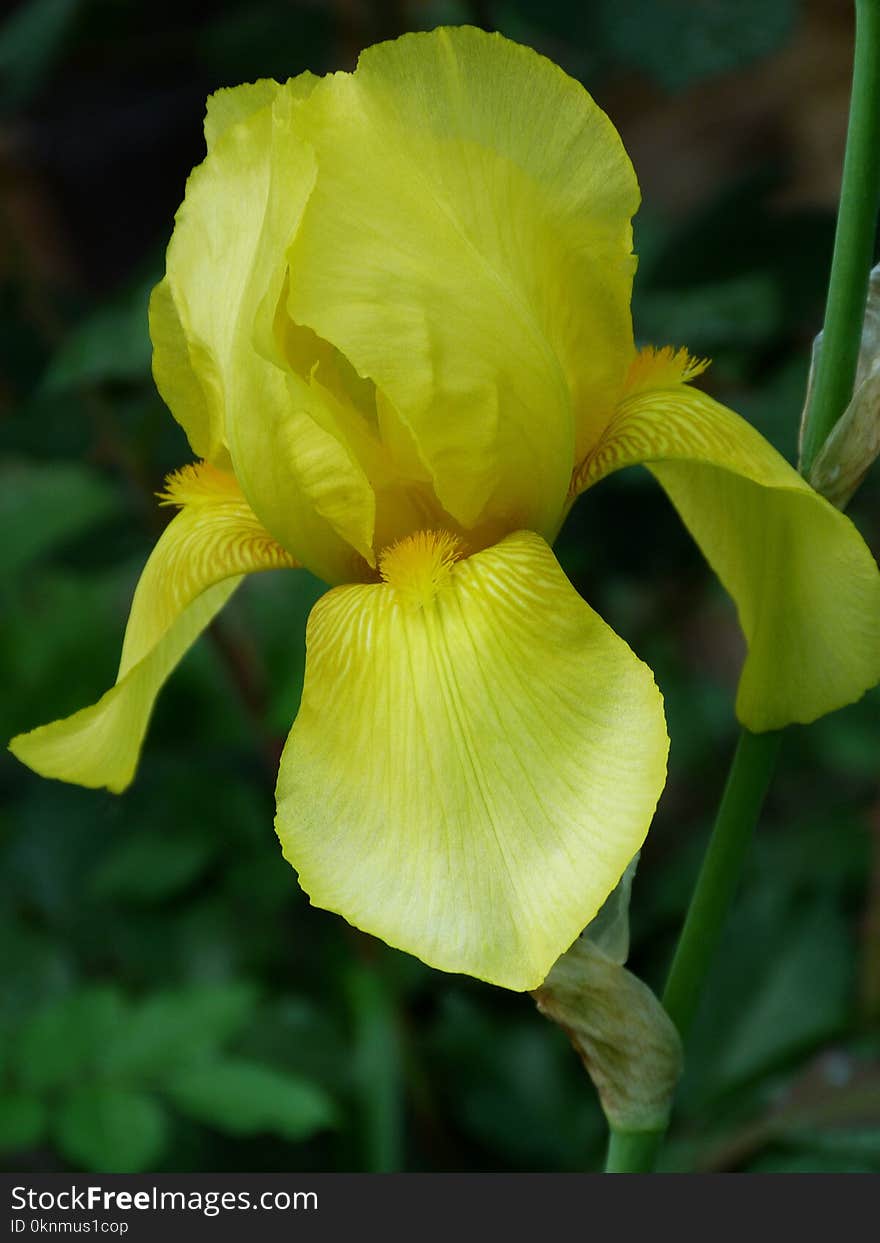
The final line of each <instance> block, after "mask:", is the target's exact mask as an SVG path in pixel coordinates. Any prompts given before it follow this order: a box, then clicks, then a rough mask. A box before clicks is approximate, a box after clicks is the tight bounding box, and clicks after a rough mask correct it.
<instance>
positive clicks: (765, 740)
mask: <svg viewBox="0 0 880 1243" xmlns="http://www.w3.org/2000/svg"><path fill="white" fill-rule="evenodd" d="M781 740H782V734H781V733H780V732H779V731H776V732H774V733H769V734H752V733H750V732H749V731H748V730H747V729H744V730H743V731H742V733H741V734H740V739H739V743H738V744H737V748H736V752H735V754H734V757H733V763H732V765H731V767H730V773H729V775H728V778H727V784H726V785H725V787H724V794H723V795H722V797H721V803H720V805H719V807H718V815H717V816H716V819H715V825H714V828H713V829H712V836H711V838H710V839H709V846H708V849H707V850H706V855H705V858H704V859H703V864H702V867H701V868H700V875H699V877H698V878H697V884H696V888H695V889H694V892H693V896H692V897H691V903H690V907H689V908H688V913H687V917H686V919H685V922H684V927H683V928H682V930H681V936H680V937H679V941H678V947H677V948H676V951H675V956H674V958H673V960H672V966H671V967H670V969H669V977H668V979H667V981H666V988H665V989H664V991H663V1005H664V1008H665V1009H666V1012H667V1013H668V1015H669V1017H670V1018H671V1019H672V1021H673V1023H675V1026H676V1027H677V1028H678V1032H679V1035H680V1036H681V1038H682V1040H684V1039H685V1038H686V1037H687V1034H688V1032H689V1031H690V1027H691V1024H692V1022H693V1019H694V1015H695V1014H696V1012H697V1006H698V1004H699V1000H700V992H701V990H702V987H703V983H704V981H705V979H706V976H707V975H708V972H709V967H710V966H711V963H712V959H713V957H714V955H715V950H716V948H717V946H718V942H719V940H720V939H721V933H722V930H723V928H724V923H725V920H726V918H727V912H728V910H729V908H730V904H731V902H732V901H733V897H734V894H735V893H736V889H737V886H738V884H739V878H740V875H741V873H742V869H743V864H744V863H745V860H746V855H747V854H748V850H749V845H750V844H751V840H752V836H753V834H754V830H755V825H756V824H757V822H758V816H759V815H760V812H761V806H762V804H763V802H764V795H765V794H766V793H767V789H768V787H769V785H770V781H771V778H772V776H773V769H774V766H775V764H776V756H777V754H778V751H779V744H780V742H781ZM663 1136H664V1131H662V1130H661V1131H635V1132H615V1131H612V1132H611V1138H610V1144H609V1149H608V1161H607V1164H606V1172H607V1173H609V1174H615V1173H617V1174H619V1173H637V1172H640V1171H642V1172H646V1171H648V1170H650V1169H652V1168H653V1165H654V1161H655V1159H656V1156H657V1153H658V1151H659V1149H660V1145H661V1144H662V1142H663Z"/></svg>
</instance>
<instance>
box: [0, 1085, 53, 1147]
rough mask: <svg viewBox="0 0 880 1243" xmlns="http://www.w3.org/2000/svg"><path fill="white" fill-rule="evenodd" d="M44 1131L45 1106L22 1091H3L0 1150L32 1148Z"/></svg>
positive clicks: (0, 1100)
mask: <svg viewBox="0 0 880 1243" xmlns="http://www.w3.org/2000/svg"><path fill="white" fill-rule="evenodd" d="M45 1133H46V1106H45V1105H44V1104H43V1102H42V1101H41V1100H38V1099H37V1098H36V1097H34V1096H28V1095H27V1094H26V1093H24V1092H4V1093H3V1095H2V1097H0V1150H2V1151H4V1152H14V1151H16V1150H17V1149H21V1148H33V1147H35V1145H37V1144H39V1143H40V1141H41V1140H42V1138H43V1136H44V1135H45Z"/></svg>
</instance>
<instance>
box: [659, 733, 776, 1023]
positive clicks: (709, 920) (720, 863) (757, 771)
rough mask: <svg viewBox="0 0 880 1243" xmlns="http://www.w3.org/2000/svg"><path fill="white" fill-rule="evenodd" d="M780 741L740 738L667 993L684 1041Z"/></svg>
mask: <svg viewBox="0 0 880 1243" xmlns="http://www.w3.org/2000/svg"><path fill="white" fill-rule="evenodd" d="M781 740H782V734H781V733H779V732H775V733H771V734H751V733H749V731H748V730H747V729H744V730H743V731H742V733H741V734H740V738H739V743H738V744H737V748H736V752H735V753H734V757H733V763H732V764H731V767H730V773H729V774H728V778H727V784H726V785H725V787H724V793H723V795H722V796H721V803H720V805H719V808H718V815H717V817H716V819H715V827H714V828H713V830H712V836H711V838H710V840H709V847H708V849H707V851H706V855H705V857H704V859H703V865H702V867H701V868H700V875H699V876H698V878H697V884H696V888H695V889H694V892H693V896H692V897H691V904H690V907H689V909H688V913H687V918H686V919H685V921H684V927H683V928H682V930H681V936H680V937H679V941H678V947H677V948H676V951H675V956H674V957H673V959H672V966H671V967H670V968H669V977H668V979H667V981H666V988H665V989H664V990H663V1005H664V1007H665V1009H666V1012H667V1014H668V1015H669V1017H670V1018H671V1019H672V1021H673V1023H674V1024H675V1026H676V1027H677V1028H678V1031H679V1035H680V1036H681V1038H682V1040H684V1039H685V1037H686V1036H687V1034H688V1032H689V1031H690V1027H691V1024H692V1022H693V1019H694V1015H695V1014H696V1011H697V1005H698V1003H699V1000H700V992H701V990H702V987H703V982H704V981H705V978H706V975H707V973H708V970H709V965H710V963H711V961H712V958H713V957H714V954H715V950H716V948H717V946H718V942H719V940H720V939H721V932H722V929H723V927H724V922H725V920H726V918H727V912H728V909H729V908H730V904H731V902H732V901H733V897H734V895H735V893H736V890H737V887H738V885H739V879H740V875H741V874H742V869H743V864H744V863H745V861H746V856H747V854H748V850H749V846H750V844H751V841H752V836H753V833H754V829H755V825H756V824H757V822H758V816H759V815H760V812H761V805H762V803H763V802H764V795H765V794H766V793H767V788H768V786H769V785H770V780H771V778H772V776H773V769H774V767H775V765H776V756H777V754H778V752H779V744H780V742H781Z"/></svg>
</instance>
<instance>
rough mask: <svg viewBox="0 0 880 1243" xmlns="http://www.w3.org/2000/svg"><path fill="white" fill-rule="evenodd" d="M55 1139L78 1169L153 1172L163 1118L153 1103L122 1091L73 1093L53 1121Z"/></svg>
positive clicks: (86, 1088)
mask: <svg viewBox="0 0 880 1243" xmlns="http://www.w3.org/2000/svg"><path fill="white" fill-rule="evenodd" d="M53 1131H54V1135H55V1139H56V1142H57V1143H58V1147H59V1148H60V1149H61V1151H62V1153H63V1154H64V1156H65V1157H66V1158H67V1159H68V1161H70V1162H71V1164H72V1165H73V1166H74V1167H75V1168H77V1169H86V1170H96V1171H98V1172H100V1173H106V1174H137V1173H139V1172H141V1171H143V1170H148V1169H152V1168H155V1164H156V1162H157V1161H158V1159H159V1158H160V1157H161V1155H162V1151H163V1149H164V1147H165V1141H166V1132H167V1118H166V1115H165V1113H164V1111H163V1110H162V1108H161V1106H159V1105H158V1104H157V1103H156V1102H155V1101H154V1100H152V1099H151V1098H150V1097H149V1096H145V1095H143V1094H142V1093H139V1092H129V1091H125V1090H123V1089H120V1088H112V1087H103V1086H84V1087H78V1088H73V1089H72V1090H71V1091H70V1092H69V1093H68V1095H67V1096H66V1097H65V1099H64V1100H63V1101H62V1103H61V1105H60V1107H59V1109H58V1112H57V1114H56V1117H55V1120H54V1127H53Z"/></svg>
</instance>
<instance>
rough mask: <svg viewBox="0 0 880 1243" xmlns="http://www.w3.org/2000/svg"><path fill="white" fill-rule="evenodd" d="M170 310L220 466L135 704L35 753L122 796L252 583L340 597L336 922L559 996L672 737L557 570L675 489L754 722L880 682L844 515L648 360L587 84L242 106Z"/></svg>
mask: <svg viewBox="0 0 880 1243" xmlns="http://www.w3.org/2000/svg"><path fill="white" fill-rule="evenodd" d="M205 132H206V138H207V146H208V155H207V158H206V159H205V161H204V163H203V164H202V165H200V167H198V168H197V169H196V170H195V171H194V172H193V174H192V176H191V177H190V179H189V182H188V185H187V189H186V198H185V201H184V203H183V206H182V207H181V209H180V211H179V213H178V215H177V220H176V226H175V230H174V235H173V237H172V240H171V243H170V246H169V249H168V261H167V274H166V276H165V278H164V280H163V281H162V282H161V283H160V284H159V286H158V287H157V289H156V290H155V293H154V295H153V299H152V303H151V308H150V326H151V332H152V338H153V343H154V347H155V353H154V374H155V378H156V382H157V384H158V387H159V390H160V392H161V394H162V396H163V397H164V399H165V401H166V402H167V404H168V405H169V407H170V408H171V411H172V413H173V415H174V417H175V418H176V419H177V420H178V422H179V423H180V424H181V425H182V426H183V428H184V429H185V431H186V434H187V436H188V437H189V441H190V444H191V446H192V449H193V452H194V454H195V455H196V456H197V457H198V458H199V459H201V460H200V462H199V463H198V464H196V465H194V466H190V467H185V468H184V469H183V470H182V471H180V472H178V474H176V475H175V476H172V478H171V479H170V480H169V482H168V486H167V492H166V493H165V494H164V495H163V499H164V500H165V501H166V502H168V503H173V504H175V505H177V506H179V509H180V512H179V513H178V514H177V515H176V517H175V518H174V519H173V521H172V522H171V523H170V524H169V526H168V527H167V529H166V531H165V533H164V534H163V535H162V537H161V539H160V540H159V542H158V544H157V546H156V548H155V550H154V552H153V553H152V555H151V557H150V559H149V561H148V563H147V566H146V568H145V570H144V573H143V576H142V578H141V580H140V583H139V585H138V588H137V591H136V593H135V597H134V601H133V604H132V610H131V616H130V618H129V622H128V628H127V631H126V635H125V642H124V646H123V651H122V660H121V664H120V668H119V676H118V679H117V682H116V685H115V686H114V687H113V688H112V689H111V690H110V691H108V692H107V694H106V695H104V697H103V698H102V699H101V700H100V701H99V702H98V703H97V704H95V705H94V706H92V707H90V708H86V709H84V710H83V711H81V712H78V713H76V714H75V715H73V716H72V717H69V718H68V719H66V720H64V721H57V722H55V723H53V724H50V725H45V726H43V727H42V728H39V729H35V730H33V731H32V732H31V733H29V734H25V735H22V736H20V737H18V738H16V739H15V740H14V741H13V743H12V750H13V751H14V752H15V754H16V755H17V756H18V757H19V758H20V759H22V760H23V761H24V762H25V763H26V764H29V765H30V766H31V767H32V768H34V769H35V770H36V771H37V772H39V773H42V774H45V775H47V776H50V777H57V778H60V779H63V780H66V781H74V782H78V783H80V784H82V785H86V786H107V787H109V788H110V789H111V790H117V791H118V790H122V789H123V788H124V787H125V786H126V785H128V783H129V782H130V781H131V779H132V776H133V774H134V770H135V766H136V763H137V759H138V754H139V751H140V748H141V743H142V740H143V736H144V732H145V730H146V726H147V721H148V717H149V715H150V710H151V707H152V704H153V701H154V699H155V697H156V695H157V693H158V691H159V689H160V687H161V685H162V683H163V682H164V680H165V678H166V677H167V676H168V674H169V673H170V671H171V669H172V668H173V666H174V665H175V664H176V663H177V661H178V660H179V659H180V658H181V657H182V655H183V654H184V652H185V651H186V650H187V648H188V647H189V646H190V644H191V643H192V642H193V641H194V639H195V638H196V636H197V635H198V634H199V633H200V631H202V630H203V629H204V628H205V626H207V625H208V623H209V622H210V621H211V619H212V617H214V615H215V614H216V613H217V611H218V610H219V609H220V607H221V606H222V605H223V604H224V603H225V602H226V600H228V599H229V597H230V596H231V595H232V593H233V592H234V591H235V589H236V587H237V585H238V584H239V582H240V581H241V578H242V576H243V575H245V574H248V573H251V572H255V571H259V570H265V569H271V568H277V567H285V566H289V567H294V566H297V565H301V566H306V567H307V568H308V569H310V570H311V571H313V572H314V573H315V574H316V575H318V576H319V577H321V578H322V579H324V580H325V581H326V582H327V583H328V584H330V585H331V586H332V588H333V589H332V590H331V591H329V592H328V593H327V594H326V595H325V596H324V597H323V598H322V599H321V600H320V601H319V603H318V604H317V605H316V606H315V608H314V611H313V613H312V616H311V618H310V621H309V626H308V637H307V662H306V675H305V688H304V691H303V697H302V705H301V707H300V710H299V715H298V716H297V719H296V722H295V724H294V726H293V729H292V731H291V734H290V737H289V739H288V742H287V745H286V748H285V751H284V755H283V758H282V761H281V768H280V774H279V779H278V791H277V805H278V815H277V831H278V834H279V837H280V839H281V842H282V845H283V848H284V853H285V855H286V857H287V858H288V859H289V860H290V862H291V863H292V864H293V866H294V867H295V868H296V869H297V871H298V872H299V878H300V883H301V884H302V887H303V888H304V889H305V891H306V892H307V893H308V894H309V895H310V897H311V900H312V902H313V903H314V904H316V905H318V906H321V907H326V908H329V909H331V910H333V911H338V912H339V913H341V914H342V915H344V916H345V918H346V919H348V920H349V921H350V922H351V923H353V924H355V925H357V926H358V927H360V928H363V929H365V930H367V931H369V932H371V933H374V934H376V935H378V936H380V937H382V938H384V939H385V940H386V941H387V942H389V943H390V944H392V945H395V946H398V947H400V948H402V949H405V950H407V951H409V952H411V953H413V954H416V955H418V956H419V957H420V958H422V959H424V960H425V961H426V962H427V963H430V964H432V965H433V966H436V967H439V968H442V969H444V970H446V971H458V972H466V973H469V974H471V975H475V976H478V977H480V978H482V979H485V980H489V981H492V982H494V983H496V984H500V985H504V986H506V987H508V988H512V989H530V988H534V987H536V986H537V985H539V984H540V983H541V982H542V980H543V979H544V977H545V976H546V974H547V972H548V970H549V968H550V967H551V965H552V964H553V962H554V961H555V959H556V958H558V957H559V955H560V954H561V953H562V952H563V951H564V950H565V949H566V948H567V947H568V946H569V945H570V944H571V943H572V941H573V940H574V939H575V938H576V937H577V935H578V933H579V932H580V931H581V929H582V928H583V927H584V925H585V924H586V923H587V922H588V921H589V920H590V919H591V918H592V917H593V916H594V915H595V913H596V911H597V909H598V908H599V906H600V905H601V904H602V902H603V901H604V899H605V898H606V897H607V895H608V894H609V892H610V891H611V890H612V889H613V887H614V886H615V884H616V883H617V882H618V880H619V879H620V876H621V874H622V873H623V871H624V869H625V867H626V865H627V863H628V862H629V860H630V859H631V858H632V857H633V855H634V854H635V853H636V851H637V850H638V849H639V847H640V846H641V844H642V841H643V839H644V837H645V834H646V832H647V829H648V826H649V824H650V821H651V817H652V815H653V812H654V808H655V805H656V802H657V799H658V797H659V794H660V792H661V790H662V788H663V784H664V780H665V772H666V755H667V747H668V740H667V734H666V727H665V722H664V716H663V708H662V701H661V697H660V694H659V692H658V690H657V688H656V686H655V684H654V680H653V677H652V675H651V672H650V670H649V669H648V668H647V667H646V666H645V665H644V664H643V663H642V662H641V661H639V660H638V659H637V658H636V656H634V655H633V653H632V652H631V651H630V649H629V647H628V646H627V645H626V643H625V642H624V641H623V640H622V639H620V638H619V637H618V636H617V635H615V634H614V633H613V631H612V630H611V629H609V627H608V626H607V625H605V623H604V622H603V621H602V620H601V619H600V618H599V617H598V616H597V615H596V614H595V613H594V612H593V611H592V610H591V609H590V607H589V606H588V605H587V604H586V603H585V602H584V600H582V599H581V597H580V596H579V595H578V594H577V592H576V591H575V590H574V589H573V588H572V586H571V585H570V584H569V582H568V581H567V579H566V577H565V575H564V574H563V572H562V570H561V569H560V567H559V565H558V564H557V562H556V560H555V558H554V556H553V553H552V552H551V550H550V543H551V542H552V541H553V539H554V538H555V537H556V535H557V533H558V531H559V528H560V526H561V524H562V521H563V519H564V517H565V515H566V513H567V511H568V509H569V507H570V505H571V504H572V502H573V500H574V499H575V497H576V496H577V494H578V493H579V492H581V491H583V489H585V488H587V487H589V486H591V485H592V484H594V483H596V482H597V481H598V480H599V479H601V478H602V477H603V476H604V475H606V474H608V473H609V472H611V471H614V470H617V469H619V468H620V467H623V466H628V465H630V464H632V463H635V462H642V463H645V464H647V465H648V467H649V469H650V470H651V471H652V473H653V474H654V475H655V476H656V478H657V479H658V480H659V482H660V484H661V485H662V487H663V488H664V489H665V490H666V492H667V493H668V495H669V496H670V498H671V500H672V502H673V504H674V505H675V506H676V507H677V509H678V511H679V513H680V514H681V516H682V518H683V519H684V521H685V523H686V524H687V526H688V527H689V528H690V530H691V531H692V533H693V535H694V537H695V539H696V540H697V541H698V543H699V545H700V547H701V548H702V550H703V552H704V553H705V555H706V557H707V559H708V561H709V562H710V564H711V565H712V567H713V568H714V570H715V571H716V573H717V574H718V576H719V578H720V579H721V581H722V582H723V583H724V585H725V586H726V588H727V589H728V590H729V592H730V593H731V595H732V596H733V598H734V600H735V601H736V604H737V608H738V610H739V618H740V622H741V624H742V629H743V631H744V632H745V636H746V639H747V641H748V657H747V659H746V662H745V666H744V670H743V674H742V680H741V684H740V688H739V695H738V700H737V708H738V715H739V717H740V719H741V721H743V722H744V723H745V724H746V725H747V726H748V727H749V728H750V729H752V730H767V729H775V728H777V727H780V726H783V725H786V724H788V723H789V722H792V721H810V720H813V719H814V718H815V717H817V716H819V715H821V714H822V713H825V712H828V711H829V710H831V709H833V708H836V707H839V706H840V705H842V704H844V703H847V702H850V701H852V700H854V699H856V698H858V697H859V696H860V695H861V694H862V693H863V692H864V691H865V690H866V689H867V688H868V687H870V686H872V685H874V684H875V683H876V682H877V681H878V680H880V641H878V640H880V575H878V570H877V566H876V564H875V562H874V560H873V558H872V557H871V554H870V553H869V551H868V549H867V548H866V546H865V545H864V543H863V542H862V540H861V538H860V537H859V535H858V534H857V532H856V531H855V529H854V527H853V526H852V525H851V523H850V522H849V520H848V519H847V518H845V517H844V516H843V515H842V514H841V513H839V512H837V511H836V510H835V509H834V508H832V506H831V505H829V504H828V503H827V502H826V501H824V500H823V499H822V498H821V497H819V496H818V495H817V494H816V493H815V492H813V491H812V490H811V489H810V488H808V487H807V486H806V485H805V484H804V482H803V481H802V480H801V479H800V477H799V476H798V475H797V474H796V473H795V471H794V470H792V469H791V467H790V466H788V465H787V464H786V462H785V461H784V460H783V459H782V458H781V457H780V456H779V455H778V454H777V453H776V452H775V451H774V450H773V449H772V448H771V447H770V446H769V445H768V444H767V443H766V442H765V441H764V440H763V439H762V438H761V436H759V435H758V433H757V432H755V431H754V430H753V429H752V428H751V427H750V426H749V425H748V424H746V423H745V422H743V420H742V419H740V418H739V417H738V416H737V415H736V414H734V413H732V412H731V411H730V410H727V409H725V408H724V407H723V406H721V405H719V404H718V403H717V402H715V401H713V400H712V399H711V398H710V397H708V396H706V395H705V394H703V393H701V392H698V391H695V390H694V389H692V388H690V387H689V386H688V383H687V382H688V381H689V380H690V379H691V378H692V377H693V376H694V375H695V374H696V373H697V372H698V371H699V370H700V369H701V367H700V364H698V363H694V362H693V361H692V360H690V359H688V357H687V355H686V354H685V353H684V352H673V351H671V350H668V349H665V350H659V351H655V350H651V349H646V350H642V351H638V350H637V349H636V347H635V345H634V343H633V334H632V325H631V318H630V289H631V283H632V277H633V274H634V270H635V259H634V256H633V255H632V253H631V246H632V233H631V226H630V220H631V217H632V215H633V213H634V212H635V210H636V208H637V205H638V201H639V193H638V187H637V183H636V178H635V174H634V172H633V169H632V166H631V164H630V161H629V159H628V157H627V155H626V152H625V151H624V148H623V146H622V144H621V141H620V138H619V137H618V135H617V133H616V131H615V129H614V127H613V126H612V124H611V122H610V121H609V120H608V118H607V117H606V116H605V115H604V113H603V112H601V111H600V109H599V108H598V107H597V106H596V104H595V103H594V102H593V100H592V99H591V98H590V96H589V95H588V94H587V92H586V91H585V90H584V89H583V88H582V87H581V86H580V85H579V84H578V83H577V82H575V81H573V80H572V79H571V78H569V77H567V76H566V75H565V74H564V73H563V72H562V71H561V70H560V69H559V68H557V67H556V66H555V65H553V64H551V63H550V62H549V61H547V60H545V59H544V58H543V57H541V56H539V55H537V54H536V53H535V52H533V51H530V50H529V49H527V48H524V47H520V46H518V45H516V44H514V43H511V42H509V41H507V40H506V39H504V38H502V37H500V36H498V35H488V34H484V33H482V32H481V31H478V30H474V29H468V28H463V29H442V30H437V31H435V32H433V33H430V34H411V35H406V36H404V37H403V38H401V39H398V40H397V41H395V42H392V43H386V44H382V45H380V46H377V47H373V48H370V49H369V50H367V51H366V52H364V53H363V55H362V56H361V58H360V62H359V64H358V68H357V70H356V71H355V72H354V73H352V74H348V73H338V74H332V75H330V76H328V77H326V78H323V79H319V78H316V77H313V76H312V75H310V74H303V75H302V76H300V77H298V78H295V79H294V80H292V81H290V82H287V83H286V84H284V85H279V84H278V83H276V82H272V81H262V82H257V83H256V84H254V85H250V86H242V87H238V88H236V89H234V90H223V91H220V92H218V93H217V94H216V95H214V96H213V97H212V98H211V99H210V100H209V102H208V113H207V121H206V127H205Z"/></svg>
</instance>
